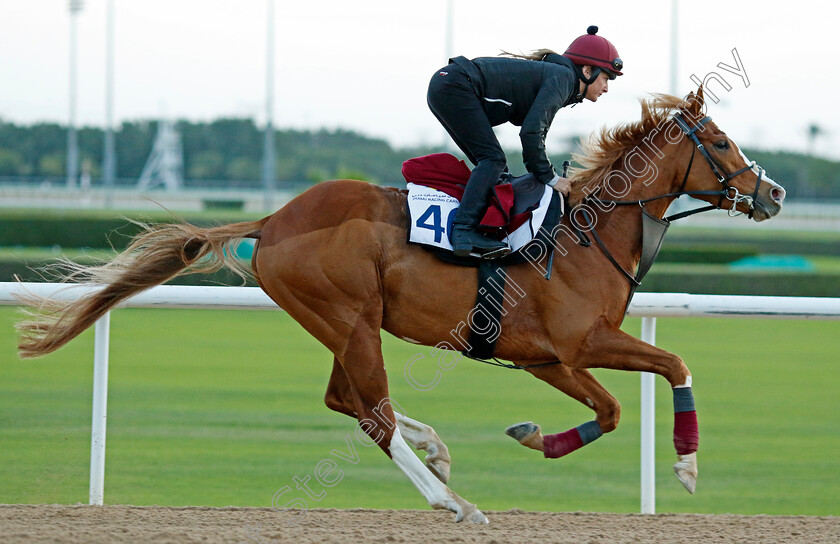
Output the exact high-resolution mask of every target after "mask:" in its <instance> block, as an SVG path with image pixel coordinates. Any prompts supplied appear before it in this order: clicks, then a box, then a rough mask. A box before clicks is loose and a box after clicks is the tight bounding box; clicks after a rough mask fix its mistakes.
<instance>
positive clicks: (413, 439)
mask: <svg viewBox="0 0 840 544" xmlns="http://www.w3.org/2000/svg"><path fill="white" fill-rule="evenodd" d="M394 416H395V417H396V419H397V426H398V427H399V429H400V431H401V432H402V435H403V438H405V440H406V441H407V442H408V443H409V444H411V445H412V446H413V447H415V448H417V449H418V450H423V451H425V452H426V453H427V454H428V455H426V459H425V463H426V467H428V469H429V470H431V471H432V474H434V475H435V476H436V477H437V479H438V480H440V481H441V482H443V483H446V482H448V481H449V470H450V465H451V464H452V460H451V458H450V457H449V448H447V447H446V444H444V443H443V441H442V440H441V439H440V437H438V435H437V433H436V432H435V430H434V429H433V428H431V427H429V426H428V425H426V424H425V423H421V422H419V421H416V420H414V419H411V418H410V417H408V416H405V415H403V414H401V413H399V412H394Z"/></svg>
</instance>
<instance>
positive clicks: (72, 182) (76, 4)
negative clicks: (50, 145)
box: [67, 0, 84, 189]
mask: <svg viewBox="0 0 840 544" xmlns="http://www.w3.org/2000/svg"><path fill="white" fill-rule="evenodd" d="M83 7H84V5H83V0H70V4H69V9H70V92H69V99H70V103H69V106H70V107H69V110H70V111H69V121H68V124H67V187H68V188H70V189H72V188H74V187H75V186H76V180H77V179H78V178H79V142H78V139H77V136H76V88H77V85H76V57H77V54H76V45H77V44H76V42H77V39H76V24H77V21H76V19H77V16H78V14H79V13H80V12H81V11H82V8H83Z"/></svg>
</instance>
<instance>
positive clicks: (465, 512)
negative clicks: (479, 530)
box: [455, 504, 490, 523]
mask: <svg viewBox="0 0 840 544" xmlns="http://www.w3.org/2000/svg"><path fill="white" fill-rule="evenodd" d="M469 506H470V507H471V508H467V509H462V510H461V511H460V512H458V514H457V515H456V516H455V523H461V522H462V521H464V520H467V521H469V522H470V523H490V522H489V521H488V520H487V516H485V515H484V514H483V513H482V512H481V510H479V509H478V508H476V507H475V505H474V504H471V505H469Z"/></svg>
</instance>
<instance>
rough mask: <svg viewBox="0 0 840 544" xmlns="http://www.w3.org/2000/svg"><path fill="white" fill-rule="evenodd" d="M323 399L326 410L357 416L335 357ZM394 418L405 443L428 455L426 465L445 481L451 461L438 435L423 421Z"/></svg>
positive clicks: (403, 417)
mask: <svg viewBox="0 0 840 544" xmlns="http://www.w3.org/2000/svg"><path fill="white" fill-rule="evenodd" d="M324 402H325V404H326V405H327V407H328V408H329V409H330V410H335V411H336V412H339V413H342V414H346V415H348V416H350V417H353V418H356V417H357V413H356V407H355V403H354V401H353V395H352V390H351V388H350V381H349V380H348V379H347V373H346V372H344V369H343V368H342V367H341V363H340V362H339V361H338V359H333V369H332V374H331V375H330V383H329V385H328V386H327V394H326V395H325V396H324ZM394 417H395V418H396V420H397V426H398V427H399V429H400V432H401V433H402V436H403V438H404V439H405V440H406V442H408V443H409V444H411V446H412V447H414V448H416V449H419V450H423V451H425V452H426V453H427V454H428V455H426V459H425V463H426V467H428V469H429V470H431V471H432V474H434V475H435V476H436V477H437V479H438V480H440V481H441V482H443V483H446V482H447V481H448V480H449V467H450V464H451V459H450V457H449V449H448V448H447V447H446V444H444V443H443V441H441V439H440V438H439V437H438V435H437V433H436V432H435V430H434V429H433V428H431V427H429V426H428V425H426V424H424V423H421V422H419V421H416V420H414V419H411V418H410V417H408V416H406V415H403V414H401V413H400V412H399V411H395V412H394Z"/></svg>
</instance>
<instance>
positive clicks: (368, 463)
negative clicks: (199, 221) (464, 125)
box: [0, 307, 840, 515]
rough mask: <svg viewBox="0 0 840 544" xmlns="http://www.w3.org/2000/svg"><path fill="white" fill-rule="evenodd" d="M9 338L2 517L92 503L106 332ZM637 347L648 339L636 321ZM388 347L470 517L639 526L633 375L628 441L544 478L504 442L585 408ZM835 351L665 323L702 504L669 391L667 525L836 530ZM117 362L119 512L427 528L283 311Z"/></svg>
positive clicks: (525, 382)
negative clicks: (289, 512) (815, 525)
mask: <svg viewBox="0 0 840 544" xmlns="http://www.w3.org/2000/svg"><path fill="white" fill-rule="evenodd" d="M16 318H17V314H16V312H15V310H14V309H13V308H8V307H4V308H0V325H2V329H0V330H2V332H0V361H2V363H0V437H1V438H0V503H63V504H73V503H77V502H80V503H87V501H88V477H89V464H90V421H91V387H92V385H91V384H92V359H93V331H87V332H85V333H84V334H83V335H82V336H81V337H79V338H78V339H76V340H74V341H73V342H71V343H70V344H69V345H68V346H66V347H65V348H63V349H62V350H60V351H59V352H57V353H55V354H52V355H50V356H47V357H44V358H41V359H37V360H34V361H21V360H19V359H18V358H17V356H16V353H15V333H14V331H13V328H12V324H13V322H14V320H15V319H16ZM560 326H562V324H561V325H560ZM625 328H626V329H627V330H628V332H631V333H633V334H638V329H639V320H638V319H629V320H628V321H627V323H626V324H625ZM383 337H384V338H383V349H384V352H385V357H386V364H387V368H388V372H389V377H390V390H391V397H392V398H393V399H395V400H396V401H397V402H398V403H399V405H400V406H401V407H402V408H403V409H404V411H405V412H406V414H407V415H409V416H410V417H413V418H415V419H418V420H420V421H422V422H424V423H427V424H429V425H431V426H433V427H434V428H435V429H436V430H437V432H438V434H439V435H440V437H441V438H442V439H443V441H444V442H446V443H447V445H448V446H449V449H450V453H451V455H452V458H453V465H452V477H451V480H450V486H451V488H452V489H453V490H454V491H456V492H457V493H459V494H461V495H462V496H463V497H465V498H466V499H467V500H470V501H471V502H475V503H477V504H478V506H479V507H480V508H483V509H486V510H507V509H511V508H520V509H523V510H543V511H597V512H638V511H639V500H640V499H639V497H640V487H639V465H640V454H639V404H640V401H639V384H640V375H639V374H638V373H624V372H617V371H607V370H595V374H596V376H597V377H598V378H599V380H601V381H602V383H603V384H604V385H605V386H606V387H607V389H609V390H610V391H611V392H612V393H613V395H615V396H616V397H617V398H618V400H619V401H620V402H621V403H622V417H621V424H620V425H619V427H618V429H617V430H616V431H614V432H612V433H610V434H608V435H605V436H604V437H602V438H600V439H599V440H597V441H596V442H595V443H593V444H590V445H588V446H586V447H585V448H584V449H582V450H579V451H577V452H575V453H573V454H571V455H569V456H567V457H565V458H562V459H555V460H547V459H543V458H542V456H541V455H540V454H538V453H537V452H534V451H532V450H528V449H526V448H524V447H522V446H520V445H519V444H517V443H516V442H515V441H513V440H512V439H510V438H508V437H507V436H505V435H504V432H503V431H504V428H505V427H506V426H508V425H511V424H513V423H517V422H521V421H528V420H531V421H535V422H538V423H539V424H541V425H542V427H543V430H544V432H546V433H556V432H562V431H565V430H567V429H569V428H571V427H575V426H577V425H579V424H581V423H584V422H585V421H588V420H590V419H592V417H593V415H592V412H591V411H590V410H589V409H588V408H586V407H584V406H583V405H580V404H578V403H577V402H575V401H574V400H572V399H570V398H568V397H566V396H564V395H563V394H561V393H560V392H558V391H556V390H554V389H552V388H550V387H549V386H547V385H546V384H544V383H543V382H541V381H538V380H536V379H534V378H532V377H531V376H530V375H528V374H526V373H524V372H521V371H513V370H507V369H501V368H494V367H490V366H486V365H482V364H480V363H477V362H474V361H470V360H467V359H462V360H460V361H459V362H458V364H457V365H455V367H454V368H452V369H448V370H442V369H440V368H438V366H437V364H436V361H435V360H434V359H432V358H431V356H430V350H428V349H427V348H421V347H417V346H414V345H411V344H407V343H405V342H402V341H399V340H396V339H394V338H393V337H390V336H388V335H387V334H384V335H383ZM838 338H840V323H838V322H819V321H808V322H806V321H783V320H723V319H690V320H689V319H660V320H658V331H657V339H658V344H659V345H660V346H661V347H663V348H664V349H667V350H669V351H673V352H675V353H677V354H679V355H680V356H682V357H683V358H684V360H685V361H686V363H687V364H688V365H689V368H690V369H691V370H692V372H693V374H694V393H695V398H696V402H697V408H698V417H699V421H700V450H699V453H698V459H699V468H700V475H699V479H698V484H697V493H696V494H695V495H693V496H692V495H689V494H688V493H687V492H686V491H684V490H683V488H682V486H681V485H680V484H679V482H678V481H677V480H676V478H675V477H674V475H673V472H672V468H671V467H672V465H673V463H674V462H675V460H676V459H675V457H676V456H675V454H674V451H673V445H672V443H671V428H672V425H673V416H672V413H673V412H672V410H673V409H672V404H671V403H672V399H671V392H670V389H669V387H668V385H667V383H666V382H665V380H664V379H662V378H657V386H656V409H657V425H656V433H657V434H656V478H657V482H656V494H657V511H658V512H663V513H664V512H698V513H738V514H807V515H838V514H840V456H838V454H837V452H838V451H840V421H838V418H837V415H838V413H840V372H838V370H837V351H838V349H837V348H838V345H840V344H838ZM110 351H111V365H110V389H109V404H108V433H107V461H106V471H105V503H106V504H133V505H152V504H158V505H174V506H185V505H209V506H224V505H238V506H270V505H271V504H272V497H273V496H274V495H275V493H277V492H278V491H279V490H282V489H283V488H284V487H288V490H287V492H286V493H285V494H283V495H281V497H282V500H281V502H280V504H286V503H288V502H291V501H293V500H295V499H298V500H300V501H303V502H305V503H306V505H307V507H308V508H354V507H366V508H421V509H426V508H428V506H427V504H426V503H425V501H424V500H423V499H422V498H421V496H420V494H419V493H418V492H417V491H416V490H415V489H414V487H413V486H412V485H411V483H410V482H409V481H408V479H407V478H406V477H405V476H404V475H403V474H402V473H401V472H400V471H399V470H398V469H397V468H396V466H395V465H394V464H393V463H392V462H391V461H390V460H389V459H388V458H387V457H386V456H385V455H384V454H383V453H382V452H381V451H379V449H378V448H376V447H368V446H366V445H364V444H363V443H362V442H360V441H359V439H358V437H357V436H356V434H355V427H356V426H355V422H354V421H353V420H351V419H349V418H347V417H345V416H342V415H340V414H337V413H334V412H331V411H330V410H328V409H327V408H326V407H325V406H324V404H323V400H322V399H323V395H324V392H325V388H326V384H327V380H328V378H329V374H330V368H331V361H332V357H331V355H330V354H329V353H328V352H327V351H326V349H325V348H323V347H322V346H320V344H318V343H317V342H316V341H315V340H314V339H312V338H311V337H309V336H308V335H307V334H306V333H305V332H304V331H303V330H302V329H301V328H300V327H299V326H298V325H297V324H296V323H294V322H293V321H292V320H291V319H290V318H289V317H288V316H287V315H285V314H284V313H283V312H281V311H274V312H272V311H213V310H205V311H195V310H144V309H123V310H117V311H115V312H114V313H113V316H112V322H111V350H110ZM409 361H414V364H413V365H411V369H410V372H411V378H412V380H413V381H414V382H415V383H425V384H431V383H435V385H434V387H430V388H429V390H427V391H418V390H416V389H414V388H413V387H412V385H411V384H410V383H409V380H407V378H406V375H405V372H406V365H407V363H408V362H409ZM334 452H340V453H343V454H344V455H343V456H338V455H336V453H334ZM324 460H328V462H327V463H323V461H324ZM325 467H332V468H331V472H330V473H329V477H328V478H324V477H322V478H320V479H321V480H322V481H328V483H330V484H331V485H329V486H325V485H322V484H320V483H319V482H318V479H319V478H318V474H317V473H318V471H322V472H321V476H324V473H323V471H324V470H325Z"/></svg>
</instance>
